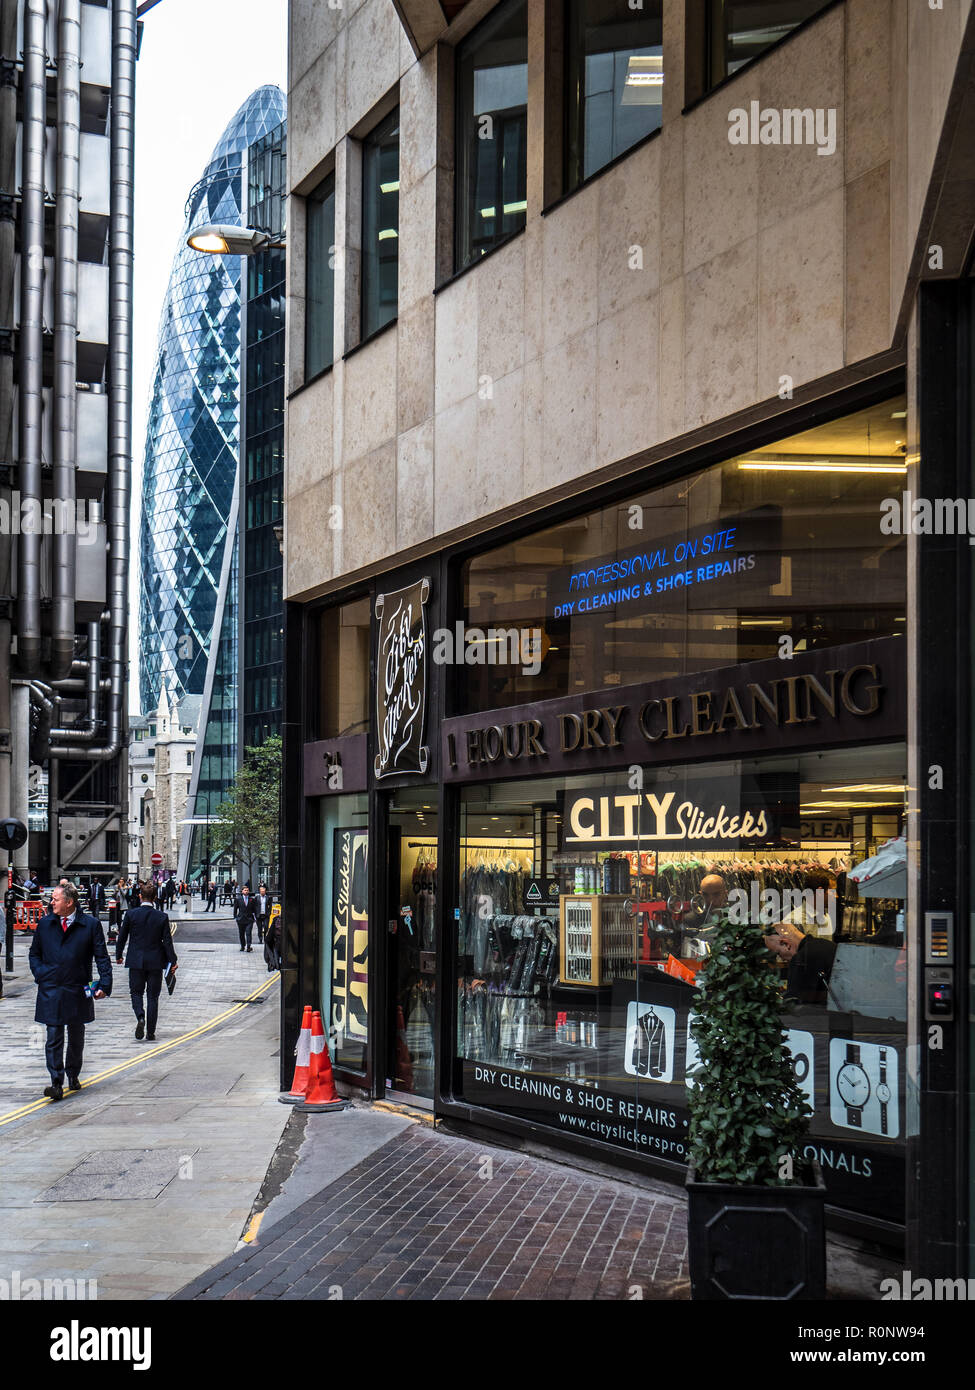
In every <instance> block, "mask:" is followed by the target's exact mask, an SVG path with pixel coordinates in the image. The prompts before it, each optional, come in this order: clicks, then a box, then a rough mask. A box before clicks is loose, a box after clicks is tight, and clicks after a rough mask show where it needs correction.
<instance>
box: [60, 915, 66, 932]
mask: <svg viewBox="0 0 975 1390" xmlns="http://www.w3.org/2000/svg"><path fill="white" fill-rule="evenodd" d="M61 930H62V931H67V930H68V919H67V917H62V918H61Z"/></svg>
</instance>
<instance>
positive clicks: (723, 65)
mask: <svg viewBox="0 0 975 1390" xmlns="http://www.w3.org/2000/svg"><path fill="white" fill-rule="evenodd" d="M828 3H829V0H708V11H707V15H708V20H707V46H708V64H707V68H708V76H709V82H708V86H709V87H714V86H717V84H718V83H719V82H721V81H722V80H723V79H724V78H726V77H730V76H731V75H732V73H734V72H737V71H738V69H739V68H741V67H744V65H745V64H746V63H748V62H750V61H751V60H752V58H757V57H758V56H759V54H760V53H764V52H765V50H766V49H767V48H771V47H772V46H773V44H777V43H778V42H779V41H780V40H781V39H784V38H786V37H787V36H788V35H789V34H791V33H792V31H793V29H795V28H797V27H798V25H800V24H802V23H803V22H804V21H805V20H807V19H809V18H810V16H811V15H814V14H816V13H817V12H818V11H819V10H821V9H823V8H825V5H826V4H828Z"/></svg>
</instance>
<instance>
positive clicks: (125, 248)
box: [50, 0, 136, 762]
mask: <svg viewBox="0 0 975 1390" xmlns="http://www.w3.org/2000/svg"><path fill="white" fill-rule="evenodd" d="M135 55H136V19H135V0H113V4H112V129H111V169H112V190H111V197H112V201H111V227H110V233H109V343H108V362H109V403H108V412H109V413H108V507H107V515H108V571H109V584H108V663H109V667H108V679H109V690H108V701H107V703H108V719H107V724H106V729H105V735H104V737H105V743H104V744H103V745H100V746H98V747H77V746H73V744H74V743H75V741H77V743H88V742H89V741H90V740H92V739H93V737H94V734H93V731H92V730H90V729H85V730H71V731H70V735H71V739H72V742H71V743H67V744H61V745H54V746H52V748H51V753H50V755H51V757H52V758H74V759H76V760H82V761H83V760H87V761H89V762H108V761H109V760H111V759H112V758H114V757H117V756H118V754H119V753H120V752H121V750H122V744H123V719H124V698H125V673H126V622H127V616H128V593H127V589H128V568H129V496H130V490H131V472H132V213H133V179H134V170H133V166H134V132H135ZM91 664H92V665H97V664H96V663H91ZM90 682H91V671H90V668H89V692H90V691H91V688H92V687H91V684H90ZM95 691H96V694H97V685H96V686H95ZM53 732H54V733H55V735H56V736H57V737H59V738H63V737H67V736H68V732H69V731H67V730H62V731H57V730H55V731H53Z"/></svg>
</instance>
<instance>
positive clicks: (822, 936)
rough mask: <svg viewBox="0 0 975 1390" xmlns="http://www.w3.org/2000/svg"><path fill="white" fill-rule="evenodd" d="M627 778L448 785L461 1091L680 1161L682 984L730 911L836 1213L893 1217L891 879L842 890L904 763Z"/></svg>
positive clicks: (900, 974) (899, 1020)
mask: <svg viewBox="0 0 975 1390" xmlns="http://www.w3.org/2000/svg"><path fill="white" fill-rule="evenodd" d="M642 777H643V780H642V783H641V786H640V788H639V790H638V791H636V792H635V791H634V781H633V776H632V769H630V770H629V771H627V772H619V773H607V772H600V771H595V772H592V773H590V774H588V775H583V776H579V777H571V778H569V777H550V776H543V777H539V778H535V779H527V780H521V781H518V782H507V783H493V784H490V785H481V786H477V787H466V788H464V789H463V791H462V793H461V809H460V822H459V833H460V841H459V867H460V884H459V893H460V896H459V899H458V901H459V903H460V905H461V906H460V912H459V918H458V920H457V941H456V950H457V976H456V978H457V979H458V981H459V985H458V997H457V1015H456V1025H457V1031H456V1059H457V1060H456V1072H455V1076H454V1087H455V1093H456V1094H457V1095H459V1096H462V1097H463V1099H464V1101H465V1102H466V1103H468V1104H471V1105H475V1106H483V1107H486V1108H489V1109H492V1110H502V1111H506V1112H508V1113H510V1114H512V1115H516V1116H519V1117H520V1118H522V1119H525V1120H530V1121H531V1122H533V1123H535V1124H541V1125H545V1126H548V1127H549V1128H550V1129H552V1130H554V1131H556V1132H557V1133H558V1134H559V1135H560V1136H565V1135H568V1136H572V1137H576V1138H579V1137H586V1138H589V1139H591V1140H593V1141H595V1142H598V1143H602V1144H605V1145H608V1146H609V1147H610V1148H611V1149H616V1150H628V1151H630V1152H635V1153H639V1154H641V1155H642V1156H644V1157H652V1158H658V1159H664V1160H667V1161H669V1162H671V1163H682V1162H685V1161H686V1151H685V1138H686V1119H687V1111H686V1096H687V1091H688V1089H689V1088H690V1087H692V1086H693V1084H694V1069H695V1065H696V1060H695V1048H694V1046H693V1041H692V1038H691V1034H690V1031H689V1021H690V1019H691V1017H692V1015H693V1012H694V1000H695V994H696V983H695V982H696V978H697V974H698V972H699V970H701V969H702V968H703V967H704V966H705V965H706V963H707V959H708V955H709V952H710V941H711V936H712V933H713V930H714V926H715V924H716V922H717V921H718V920H719V918H720V916H721V915H722V914H733V915H735V916H736V918H737V920H738V921H739V922H740V923H742V924H750V925H751V927H753V928H754V929H755V930H756V931H758V932H760V933H761V935H762V936H764V937H765V940H766V944H767V946H768V951H769V953H768V956H767V958H766V959H767V965H766V967H765V968H767V969H768V970H769V971H770V972H774V975H775V978H776V980H777V981H778V983H779V985H780V988H781V995H780V998H781V1004H782V1013H783V1019H782V1021H783V1027H784V1029H785V1030H786V1039H787V1043H788V1046H789V1048H790V1050H791V1052H792V1055H793V1060H794V1065H795V1068H796V1075H797V1078H798V1079H799V1081H800V1083H801V1084H802V1086H803V1088H804V1090H805V1092H806V1095H807V1097H808V1099H809V1101H810V1104H811V1105H812V1107H813V1111H814V1114H813V1118H812V1120H811V1122H810V1128H809V1134H808V1137H807V1140H806V1142H805V1145H804V1149H805V1154H806V1156H807V1157H810V1158H815V1159H816V1160H817V1161H818V1162H819V1163H820V1165H821V1167H822V1168H823V1171H824V1177H825V1180H826V1185H827V1191H828V1193H829V1198H828V1200H830V1202H831V1204H832V1205H835V1206H838V1207H845V1208H847V1209H849V1210H852V1211H856V1212H860V1213H863V1214H867V1215H871V1216H876V1217H880V1218H881V1219H884V1220H889V1221H895V1222H900V1221H902V1220H903V1200H904V1138H905V1057H906V1018H907V1002H906V1001H907V989H906V946H905V915H904V914H905V907H906V903H905V895H906V867H905V861H904V860H903V859H901V860H900V861H899V866H898V860H897V856H896V855H894V854H893V853H892V852H891V851H890V850H889V848H888V851H887V853H888V857H889V858H890V860H891V867H890V869H889V870H885V871H883V872H882V873H881V874H879V875H877V874H872V875H871V877H870V878H869V881H868V882H864V883H861V884H859V885H858V884H857V882H856V881H855V880H856V876H857V866H858V865H860V864H862V863H863V861H864V860H866V859H868V858H871V857H873V856H875V855H876V853H877V851H878V850H879V849H880V848H881V847H882V846H884V845H886V844H888V842H889V841H891V840H892V839H894V840H896V837H898V836H899V835H900V834H901V833H902V831H903V827H904V820H905V809H906V803H905V797H906V748H905V746H904V745H903V744H894V745H875V746H869V745H865V746H857V747H847V748H844V749H843V750H842V751H840V752H836V751H832V752H830V751H824V752H812V753H808V754H802V755H800V756H796V757H789V758H787V757H782V756H769V757H764V758H753V759H749V760H747V761H742V762H727V761H725V762H722V763H713V764H707V765H703V766H697V767H688V766H670V767H652V768H644V769H643V770H642ZM447 977H448V978H453V977H452V976H451V975H450V972H449V971H448V972H447ZM747 1064H748V1061H747V1058H742V1066H743V1067H746V1066H747Z"/></svg>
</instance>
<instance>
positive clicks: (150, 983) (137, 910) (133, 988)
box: [115, 883, 178, 1042]
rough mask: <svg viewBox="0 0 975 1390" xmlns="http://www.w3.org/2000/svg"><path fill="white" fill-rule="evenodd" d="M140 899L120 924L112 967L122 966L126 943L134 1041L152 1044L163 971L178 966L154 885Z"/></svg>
mask: <svg viewBox="0 0 975 1390" xmlns="http://www.w3.org/2000/svg"><path fill="white" fill-rule="evenodd" d="M141 896H142V901H141V903H140V904H139V906H138V907H132V908H130V909H129V911H128V912H127V913H126V914H125V917H124V918H123V920H122V930H121V931H120V932H119V938H118V945H117V946H116V947H115V963H116V965H121V964H122V953H123V951H124V950H125V945H126V942H128V946H129V953H128V955H127V956H126V958H125V964H126V966H127V967H128V971H129V994H130V996H131V998H132V1009H133V1012H134V1013H135V1018H136V1024H135V1036H136V1041H138V1042H141V1041H142V1039H143V1037H145V1038H146V1039H147V1041H149V1042H155V1040H156V1020H157V1018H158V1016H159V995H160V993H161V991H162V980H163V971H164V970H165V969H167V967H168V968H171V969H173V970H175V969H176V967H177V963H178V962H177V959H176V950H175V947H174V946H173V934H172V931H171V930H170V925H169V918H168V917H167V916H166V914H165V912H160V911H159V909H158V908H157V907H156V905H155V903H156V889H155V887H154V885H153V884H151V883H147V884H146V885H145V886H144V887H143V889H142V895H141ZM143 1001H144V1002H143Z"/></svg>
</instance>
